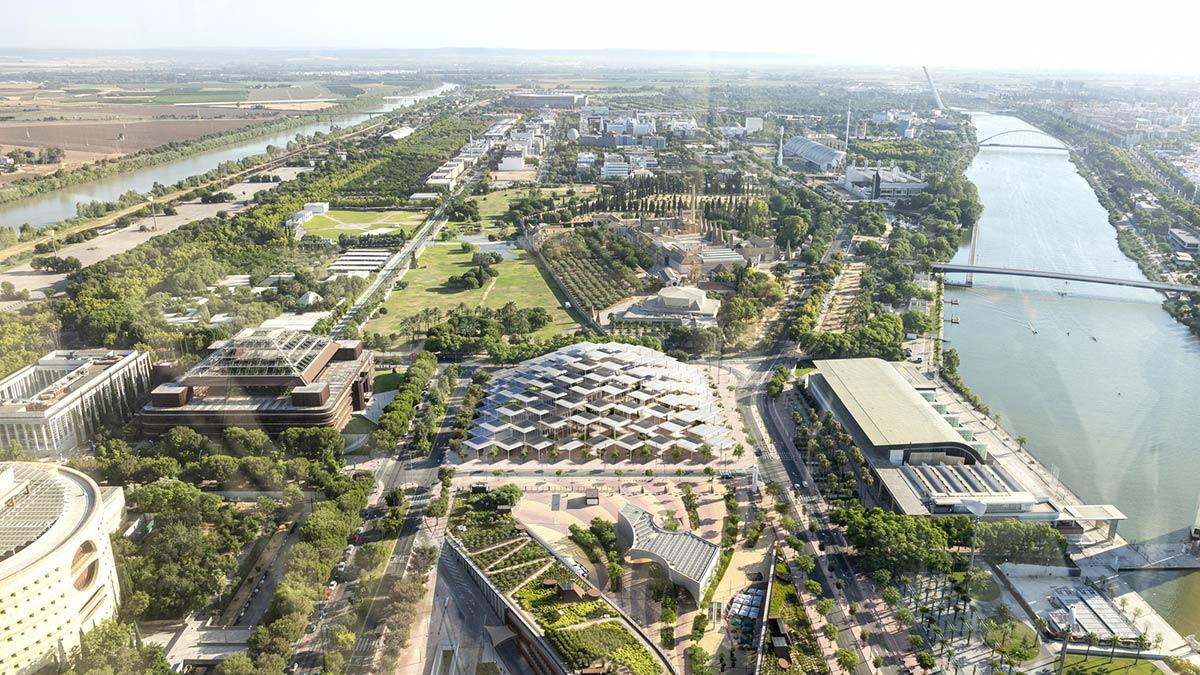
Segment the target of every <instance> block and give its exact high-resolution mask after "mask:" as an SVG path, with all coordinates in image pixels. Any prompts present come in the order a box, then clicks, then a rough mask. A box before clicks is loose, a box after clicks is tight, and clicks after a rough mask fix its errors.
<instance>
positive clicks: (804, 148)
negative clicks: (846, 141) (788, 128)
mask: <svg viewBox="0 0 1200 675" xmlns="http://www.w3.org/2000/svg"><path fill="white" fill-rule="evenodd" d="M783 156H784V157H791V158H794V159H799V160H802V161H805V162H808V163H809V164H812V165H813V166H815V167H817V168H818V169H820V170H821V171H833V170H834V169H838V168H841V167H842V165H844V164H845V163H846V153H845V152H842V151H841V150H834V149H833V148H831V147H829V146H828V145H825V144H824V143H818V142H816V141H813V140H810V139H807V138H805V137H803V136H793V137H792V138H791V139H790V140H789V141H788V142H787V143H784V144H783Z"/></svg>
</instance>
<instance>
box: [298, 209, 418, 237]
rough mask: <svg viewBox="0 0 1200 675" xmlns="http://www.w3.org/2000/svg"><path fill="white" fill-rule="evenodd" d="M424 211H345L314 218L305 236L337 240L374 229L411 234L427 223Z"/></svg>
mask: <svg viewBox="0 0 1200 675" xmlns="http://www.w3.org/2000/svg"><path fill="white" fill-rule="evenodd" d="M425 216H426V213H425V212H424V211H343V210H340V209H332V210H330V211H329V213H326V214H324V215H320V216H313V217H312V219H310V220H309V221H308V222H307V223H305V224H304V232H305V234H312V235H316V236H318V237H325V238H326V239H334V240H336V239H337V238H338V236H339V235H342V234H362V233H363V232H366V231H368V230H374V229H384V228H386V229H389V230H394V229H396V228H400V229H403V230H404V231H406V232H411V231H412V230H414V229H416V227H417V226H419V225H420V224H421V223H423V222H425Z"/></svg>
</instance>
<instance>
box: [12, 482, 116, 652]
mask: <svg viewBox="0 0 1200 675" xmlns="http://www.w3.org/2000/svg"><path fill="white" fill-rule="evenodd" d="M123 507H124V497H123V495H122V493H121V491H120V490H119V489H118V490H111V491H107V490H106V491H103V492H102V491H101V489H100V487H98V486H97V485H96V483H95V482H94V481H92V479H91V478H89V477H88V476H86V475H84V474H83V473H80V472H78V471H75V470H74V469H68V468H66V467H63V466H57V465H54V464H40V463H34V462H3V463H0V673H4V674H6V675H7V674H9V673H32V672H35V671H37V670H39V669H41V668H43V667H45V666H47V665H49V664H52V663H54V662H59V663H62V662H64V661H65V660H66V659H67V658H69V657H70V655H71V653H72V652H73V651H74V650H75V649H76V648H78V646H79V638H80V635H82V634H83V633H85V632H87V631H88V630H90V629H91V628H92V627H94V626H95V625H96V624H97V623H99V622H101V621H104V620H105V619H110V618H112V617H114V616H115V615H116V613H117V606H118V603H119V600H120V588H119V586H118V583H117V573H116V567H115V565H114V563H113V554H112V548H111V547H110V546H109V539H108V535H109V532H111V531H113V530H114V529H116V526H118V525H119V524H120V519H121V514H122V510H123Z"/></svg>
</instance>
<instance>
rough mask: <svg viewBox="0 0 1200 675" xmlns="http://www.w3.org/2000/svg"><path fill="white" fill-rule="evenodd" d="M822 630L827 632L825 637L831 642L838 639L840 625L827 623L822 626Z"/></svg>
mask: <svg viewBox="0 0 1200 675" xmlns="http://www.w3.org/2000/svg"><path fill="white" fill-rule="evenodd" d="M821 632H822V633H824V634H825V639H826V640H829V641H830V642H836V641H837V635H838V627H837V626H836V625H835V624H832V623H827V624H825V625H824V626H821Z"/></svg>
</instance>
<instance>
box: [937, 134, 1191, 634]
mask: <svg viewBox="0 0 1200 675" xmlns="http://www.w3.org/2000/svg"><path fill="white" fill-rule="evenodd" d="M973 120H974V123H975V126H976V128H977V136H978V138H980V139H984V138H987V137H988V136H990V135H992V134H995V133H999V132H1002V131H1007V130H1010V129H1023V130H1029V131H1030V133H1028V134H1024V133H1023V134H1012V135H1009V136H1007V137H1006V138H1007V139H1010V142H1012V143H1026V144H1037V143H1046V142H1048V141H1049V142H1051V143H1057V142H1056V141H1051V140H1050V139H1048V138H1047V137H1045V136H1039V135H1037V134H1036V130H1035V129H1034V127H1031V126H1029V125H1028V124H1026V123H1024V122H1023V121H1021V120H1019V119H1017V118H1014V117H1008V116H998V115H986V114H978V115H973ZM967 176H968V177H969V178H970V179H971V180H972V181H973V182H974V183H975V184H976V185H977V186H978V187H979V194H980V197H981V199H982V201H983V204H984V212H983V217H982V219H981V222H980V227H981V228H982V229H981V230H980V232H979V237H978V251H977V255H976V262H977V263H978V264H980V265H989V266H997V267H1019V268H1026V269H1038V270H1050V271H1060V272H1079V273H1083V274H1095V275H1102V276H1109V277H1125V278H1131V279H1139V278H1143V277H1142V275H1141V273H1140V271H1139V270H1138V268H1137V265H1136V264H1135V263H1133V262H1132V261H1130V260H1128V259H1127V258H1125V256H1124V255H1123V254H1122V253H1121V252H1120V250H1119V249H1118V248H1117V240H1116V231H1115V230H1114V229H1113V228H1112V226H1110V225H1109V224H1108V215H1107V212H1106V211H1105V210H1104V208H1103V207H1102V206H1100V204H1099V202H1098V201H1097V200H1096V197H1095V195H1094V194H1093V192H1092V190H1091V188H1090V187H1089V186H1088V184H1087V182H1086V181H1085V180H1084V179H1083V177H1082V176H1080V175H1079V174H1078V172H1077V171H1076V168H1075V165H1074V164H1073V163H1072V162H1071V161H1070V159H1069V156H1068V154H1067V153H1066V152H1065V151H1054V150H1027V149H1000V148H993V149H982V150H980V152H979V154H978V155H977V156H976V158H975V160H974V161H973V162H972V164H971V166H970V168H969V169H968V171H967ZM967 257H968V252H967V250H966V247H964V248H963V249H962V250H960V251H959V252H958V255H957V256H956V258H955V261H956V262H966V260H967ZM947 297H957V298H958V299H959V302H960V303H961V304H959V305H957V306H955V305H947V307H946V312H947V314H957V315H958V316H959V317H960V319H961V323H960V324H958V325H954V324H950V323H947V324H946V339H948V340H949V341H950V346H953V347H955V348H956V349H957V350H958V352H959V354H960V355H961V356H962V365H961V372H962V374H963V377H964V378H965V379H966V381H967V383H968V384H969V385H970V386H971V388H972V389H974V390H975V391H976V392H977V393H978V394H979V395H980V396H982V397H983V399H984V400H985V401H987V403H988V405H989V406H990V407H991V408H992V409H993V410H994V411H996V412H998V413H1000V415H1001V423H1002V424H1003V425H1004V426H1005V427H1006V428H1007V429H1009V430H1010V431H1011V432H1012V433H1013V434H1016V435H1022V436H1025V437H1026V438H1027V439H1028V440H1029V446H1028V447H1029V450H1030V452H1032V453H1033V454H1034V455H1035V456H1036V457H1038V458H1039V459H1040V460H1041V461H1042V462H1043V463H1044V464H1045V465H1046V466H1047V467H1049V468H1050V469H1051V470H1052V471H1054V472H1055V473H1057V475H1058V476H1059V477H1060V478H1061V479H1062V480H1063V481H1064V482H1065V483H1066V484H1067V485H1068V486H1069V487H1070V488H1071V489H1072V490H1073V491H1074V492H1075V493H1076V494H1078V495H1079V496H1080V497H1081V498H1082V499H1084V500H1085V501H1088V502H1091V503H1111V504H1115V505H1116V506H1117V507H1118V508H1120V509H1121V510H1122V511H1124V512H1125V514H1126V515H1127V516H1128V517H1129V520H1127V521H1125V522H1124V523H1122V524H1121V526H1120V532H1121V534H1122V535H1123V536H1124V537H1125V538H1126V539H1127V540H1130V541H1133V542H1139V541H1145V540H1148V539H1154V538H1157V537H1163V536H1167V535H1170V536H1171V537H1172V538H1173V539H1177V540H1182V535H1181V531H1182V530H1184V529H1185V528H1188V527H1190V526H1191V523H1192V519H1193V517H1194V516H1195V510H1196V502H1197V494H1198V492H1200V480H1197V479H1198V478H1200V454H1198V448H1197V445H1198V444H1197V436H1196V422H1197V420H1198V419H1200V415H1198V414H1197V412H1198V410H1200V408H1198V406H1197V394H1200V388H1198V387H1197V382H1200V339H1197V338H1196V337H1194V336H1192V335H1191V334H1190V333H1189V332H1188V331H1187V329H1186V328H1184V327H1183V326H1182V325H1181V324H1179V323H1177V322H1176V321H1175V320H1174V319H1172V318H1171V317H1170V315H1168V314H1167V313H1166V311H1164V310H1163V309H1162V307H1161V300H1162V297H1161V296H1160V295H1159V294H1158V293H1156V292H1154V291H1149V290H1144V289H1132V288H1122V287H1118V286H1100V285H1086V284H1080V283H1077V282H1064V281H1055V280H1049V279H1025V278H1018V277H999V276H992V277H987V276H977V277H976V278H975V286H974V288H971V289H948V291H947ZM1035 329H1036V331H1037V333H1036V334H1035V333H1034V332H1033V331H1034V330H1035ZM1128 578H1129V579H1130V581H1131V582H1132V583H1133V584H1134V585H1135V586H1136V587H1137V588H1139V589H1140V590H1142V592H1143V594H1144V595H1145V596H1146V598H1147V599H1148V600H1149V601H1150V602H1151V604H1153V605H1154V606H1155V607H1156V608H1157V609H1158V610H1159V611H1160V612H1161V613H1162V614H1164V616H1166V618H1167V619H1168V620H1169V621H1171V623H1172V624H1173V625H1174V626H1175V627H1176V628H1177V629H1178V630H1180V631H1181V632H1182V633H1183V634H1184V635H1187V634H1189V633H1200V574H1195V573H1193V574H1178V573H1145V572H1139V573H1134V574H1131V575H1129V577H1128Z"/></svg>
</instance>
